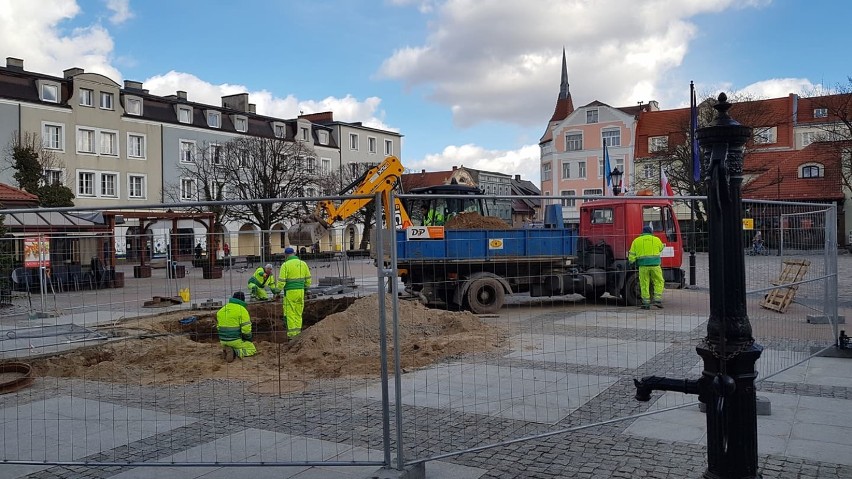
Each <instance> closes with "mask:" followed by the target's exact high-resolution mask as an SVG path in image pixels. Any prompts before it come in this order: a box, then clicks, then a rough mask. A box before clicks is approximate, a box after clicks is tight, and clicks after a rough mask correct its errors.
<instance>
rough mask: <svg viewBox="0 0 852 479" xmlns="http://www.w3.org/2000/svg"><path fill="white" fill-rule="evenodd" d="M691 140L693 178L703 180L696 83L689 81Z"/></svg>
mask: <svg viewBox="0 0 852 479" xmlns="http://www.w3.org/2000/svg"><path fill="white" fill-rule="evenodd" d="M689 117H690V118H689V120H690V121H689V141H690V142H691V143H692V179H693V180H694V181H701V159H700V156H699V153H698V140H697V139H696V138H695V130H696V129H697V128H698V104H697V102H696V100H695V85H694V84H693V83H692V82H689Z"/></svg>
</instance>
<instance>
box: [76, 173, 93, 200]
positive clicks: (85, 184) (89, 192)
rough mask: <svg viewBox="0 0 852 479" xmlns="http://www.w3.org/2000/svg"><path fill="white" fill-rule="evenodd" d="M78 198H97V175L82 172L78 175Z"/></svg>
mask: <svg viewBox="0 0 852 479" xmlns="http://www.w3.org/2000/svg"><path fill="white" fill-rule="evenodd" d="M77 196H95V173H94V172H92V171H80V172H78V173H77Z"/></svg>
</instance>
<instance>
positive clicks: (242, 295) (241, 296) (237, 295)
mask: <svg viewBox="0 0 852 479" xmlns="http://www.w3.org/2000/svg"><path fill="white" fill-rule="evenodd" d="M234 299H239V300H240V301H245V300H246V294H245V293H243V292H242V291H237V292H235V293H234Z"/></svg>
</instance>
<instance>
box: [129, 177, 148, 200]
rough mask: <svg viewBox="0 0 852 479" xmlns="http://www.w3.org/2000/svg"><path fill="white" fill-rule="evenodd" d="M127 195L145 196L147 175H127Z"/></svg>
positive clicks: (134, 196)
mask: <svg viewBox="0 0 852 479" xmlns="http://www.w3.org/2000/svg"><path fill="white" fill-rule="evenodd" d="M127 197H128V198H145V177H144V176H142V175H129V176H128V177H127Z"/></svg>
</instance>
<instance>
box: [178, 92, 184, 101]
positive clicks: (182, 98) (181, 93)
mask: <svg viewBox="0 0 852 479" xmlns="http://www.w3.org/2000/svg"><path fill="white" fill-rule="evenodd" d="M177 97H178V100H186V92H185V91H183V90H178V91H177Z"/></svg>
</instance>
